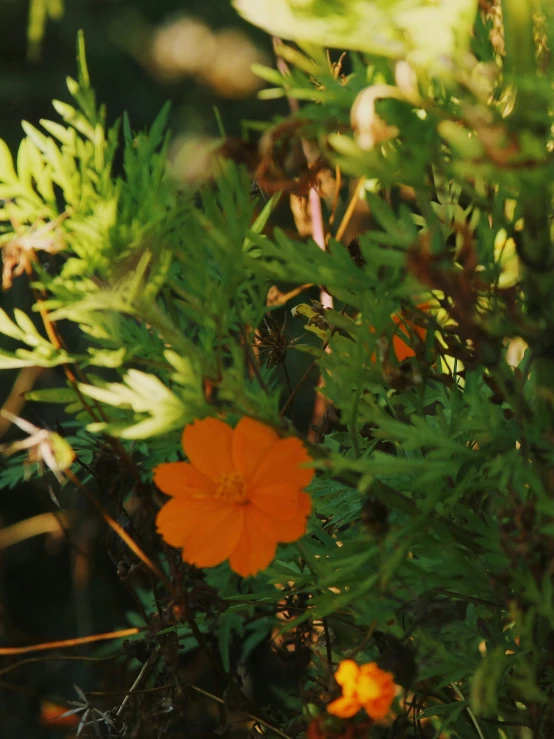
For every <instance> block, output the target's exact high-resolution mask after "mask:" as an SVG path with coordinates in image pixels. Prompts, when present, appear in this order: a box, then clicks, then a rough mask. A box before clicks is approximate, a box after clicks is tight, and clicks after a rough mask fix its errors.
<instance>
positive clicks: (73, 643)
mask: <svg viewBox="0 0 554 739" xmlns="http://www.w3.org/2000/svg"><path fill="white" fill-rule="evenodd" d="M145 630H146V627H144V628H138V627H133V628H132V629H122V630H121V631H108V632H106V633H105V634H92V635H91V636H79V637H78V638H76V639H62V640H61V641H49V642H43V643H42V644H31V645H29V646H27V647H0V656H2V657H7V656H9V655H12V654H28V653H29V652H45V651H46V650H47V649H63V648H66V647H78V646H80V645H81V644H92V643H93V642H97V641H108V640H109V639H123V638H124V637H125V636H134V635H135V634H140V632H141V631H145Z"/></svg>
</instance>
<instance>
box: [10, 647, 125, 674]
mask: <svg viewBox="0 0 554 739" xmlns="http://www.w3.org/2000/svg"><path fill="white" fill-rule="evenodd" d="M121 654H122V652H118V654H112V655H110V656H109V657H82V656H80V655H74V654H73V655H70V654H66V655H58V654H54V655H52V656H50V657H28V658H27V659H21V660H19V662H15V663H14V664H13V665H8V667H3V668H2V669H1V670H0V675H6V674H7V673H8V672H12V671H13V670H18V669H19V668H20V667H23V666H24V665H30V664H34V663H35V662H108V661H110V660H112V659H117V658H118V657H121Z"/></svg>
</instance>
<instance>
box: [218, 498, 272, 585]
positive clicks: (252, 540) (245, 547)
mask: <svg viewBox="0 0 554 739" xmlns="http://www.w3.org/2000/svg"><path fill="white" fill-rule="evenodd" d="M245 514H246V520H245V522H244V529H243V532H242V536H241V538H240V539H239V543H238V544H237V546H236V548H235V550H234V551H233V553H232V554H231V557H230V560H229V564H230V566H231V569H232V570H233V571H234V572H236V573H237V575H240V576H241V577H249V576H250V575H255V574H256V573H257V572H259V571H260V570H263V569H265V568H266V567H267V566H268V565H269V563H270V562H271V560H272V559H273V557H274V556H275V550H276V549H277V542H276V541H275V539H271V538H269V537H268V536H266V535H265V534H264V533H263V531H261V529H259V528H257V527H256V525H255V520H253V518H252V506H245Z"/></svg>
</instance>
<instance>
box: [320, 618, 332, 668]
mask: <svg viewBox="0 0 554 739" xmlns="http://www.w3.org/2000/svg"><path fill="white" fill-rule="evenodd" d="M321 620H322V621H323V632H324V634H325V650H326V652H327V662H328V663H329V667H330V668H331V669H332V668H333V650H332V648H331V632H330V631H329V623H328V622H327V619H326V618H325V617H323V618H322V619H321Z"/></svg>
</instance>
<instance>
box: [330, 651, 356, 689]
mask: <svg viewBox="0 0 554 739" xmlns="http://www.w3.org/2000/svg"><path fill="white" fill-rule="evenodd" d="M359 675H360V668H359V667H358V665H357V664H356V662H354V660H353V659H343V660H342V662H341V663H340V665H339V666H338V669H337V671H336V672H335V680H336V681H337V682H338V684H339V685H341V686H342V689H343V692H344V693H346V694H348V695H352V691H354V690H355V689H356V684H357V681H358V677H359Z"/></svg>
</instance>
